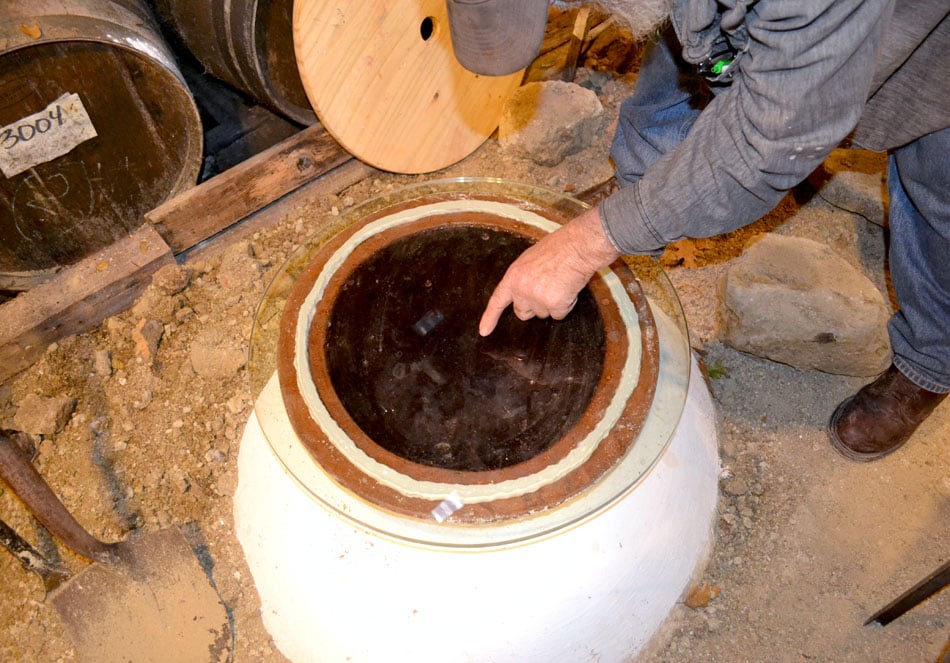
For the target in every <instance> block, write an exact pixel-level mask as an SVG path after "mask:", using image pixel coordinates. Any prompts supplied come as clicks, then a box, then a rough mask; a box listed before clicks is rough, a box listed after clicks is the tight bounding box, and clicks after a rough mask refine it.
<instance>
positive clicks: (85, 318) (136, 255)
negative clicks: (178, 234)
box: [0, 224, 175, 382]
mask: <svg viewBox="0 0 950 663" xmlns="http://www.w3.org/2000/svg"><path fill="white" fill-rule="evenodd" d="M174 262H175V257H174V255H172V251H171V249H170V248H169V246H168V245H167V244H166V243H165V242H164V240H162V238H161V237H160V236H159V235H158V233H157V232H155V230H154V229H153V228H152V227H151V226H149V225H148V224H144V225H142V226H141V227H140V228H139V229H138V230H136V231H134V232H133V233H131V234H130V235H128V236H127V237H125V238H123V239H120V240H118V241H116V242H114V243H113V244H111V245H110V246H109V247H108V248H105V249H103V250H101V251H98V252H97V253H95V254H93V255H91V256H89V257H86V258H84V259H83V260H81V261H80V262H78V263H76V264H74V265H71V266H70V267H68V268H66V269H64V270H62V271H61V272H59V273H58V274H56V276H54V277H52V278H51V279H50V280H48V281H46V282H45V283H43V284H42V285H39V286H37V287H35V288H33V289H32V290H29V291H28V292H24V293H22V294H20V295H19V296H18V297H15V298H14V299H11V300H10V301H7V302H4V303H3V304H0V382H3V381H5V380H6V379H7V378H9V377H11V376H13V375H15V374H17V373H19V372H20V371H22V370H23V369H25V368H28V367H29V366H30V365H32V364H33V363H34V362H35V361H36V360H37V359H39V358H40V357H41V356H42V355H43V353H44V352H45V351H46V348H47V347H48V346H49V344H50V343H53V342H54V341H58V340H59V339H62V338H66V337H67V336H72V335H73V334H78V333H80V332H83V331H86V330H87V329H91V328H92V327H94V326H96V325H98V324H99V323H100V322H102V321H103V320H105V319H106V318H108V317H109V316H112V315H115V314H116V313H119V312H121V311H124V310H125V309H127V308H128V307H129V306H131V305H132V302H134V301H135V299H136V298H137V297H138V296H139V295H140V294H141V292H142V291H143V290H144V289H145V287H146V286H147V285H148V284H149V282H150V281H151V277H152V274H153V273H154V272H155V271H157V270H158V269H159V268H160V267H162V266H163V265H167V264H171V263H174Z"/></svg>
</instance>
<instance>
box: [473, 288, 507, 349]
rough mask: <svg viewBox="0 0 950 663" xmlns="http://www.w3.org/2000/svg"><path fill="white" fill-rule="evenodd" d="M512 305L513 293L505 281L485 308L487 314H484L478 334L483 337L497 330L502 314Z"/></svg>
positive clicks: (496, 289) (479, 324)
mask: <svg viewBox="0 0 950 663" xmlns="http://www.w3.org/2000/svg"><path fill="white" fill-rule="evenodd" d="M511 303H512V300H511V291H510V290H508V288H507V287H505V286H504V281H502V282H501V283H499V284H498V287H496V288H495V291H494V292H493V293H492V295H491V298H490V299H489V300H488V304H487V305H486V306H485V312H484V313H482V319H481V320H480V321H479V323H478V333H479V334H480V335H481V336H488V335H489V334H491V333H492V332H493V331H494V330H495V325H497V324H498V319H499V318H501V314H502V313H503V312H504V311H505V309H506V308H508V305H509V304H511Z"/></svg>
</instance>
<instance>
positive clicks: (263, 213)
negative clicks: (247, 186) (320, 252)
mask: <svg viewBox="0 0 950 663" xmlns="http://www.w3.org/2000/svg"><path fill="white" fill-rule="evenodd" d="M379 172H380V171H379V170H377V169H375V168H373V167H372V166H370V165H368V164H365V163H363V162H362V161H360V160H359V159H350V160H349V161H347V162H346V163H344V164H343V165H341V166H337V167H336V168H334V169H333V170H331V171H329V172H327V173H325V174H324V175H321V176H320V177H319V178H317V179H315V180H313V181H312V182H308V183H307V184H304V185H303V186H301V187H300V188H299V189H297V190H295V191H293V192H291V193H290V194H288V195H287V196H286V197H284V198H283V199H281V200H279V201H277V202H276V203H274V204H271V205H268V206H267V207H265V208H264V209H262V210H260V211H259V212H256V213H254V214H253V215H251V216H249V217H248V218H246V219H244V220H243V221H239V222H238V223H236V224H234V225H233V226H231V227H230V228H228V229H227V230H226V231H225V232H223V233H220V234H218V235H215V236H214V237H212V238H211V239H209V240H206V241H204V242H202V243H201V244H198V245H197V246H194V247H192V248H191V249H188V250H187V251H185V252H183V253H180V254H178V260H179V262H181V261H182V260H184V261H185V263H186V264H187V263H188V262H191V261H193V260H199V259H204V258H206V257H207V256H209V255H213V254H214V253H216V252H218V251H221V250H222V248H223V247H225V246H227V245H228V244H233V243H234V242H237V241H240V240H243V239H247V238H248V237H250V236H252V235H253V234H254V233H256V232H258V231H260V230H264V229H266V228H270V227H271V226H273V225H275V224H277V223H278V222H279V221H281V220H282V219H283V218H284V217H285V216H287V213H288V208H289V207H290V205H293V206H295V207H302V206H305V205H307V204H308V203H310V202H313V201H317V200H319V199H320V198H322V197H324V196H327V195H330V194H335V193H339V192H340V191H342V190H343V189H345V188H347V187H349V186H352V185H354V184H356V183H357V182H360V181H362V180H364V179H366V178H367V177H372V176H374V175H378V174H379ZM285 203H288V204H285Z"/></svg>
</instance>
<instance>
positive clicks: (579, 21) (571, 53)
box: [561, 7, 590, 83]
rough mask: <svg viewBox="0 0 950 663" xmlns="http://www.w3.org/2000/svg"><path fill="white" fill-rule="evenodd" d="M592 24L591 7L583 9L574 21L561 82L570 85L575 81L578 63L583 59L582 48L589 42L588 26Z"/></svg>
mask: <svg viewBox="0 0 950 663" xmlns="http://www.w3.org/2000/svg"><path fill="white" fill-rule="evenodd" d="M589 22H590V7H582V8H581V9H580V10H579V11H578V12H577V17H576V18H575V19H574V29H573V30H572V31H571V38H570V40H569V41H568V45H567V57H566V58H565V61H564V73H563V74H561V80H562V81H567V82H568V83H570V82H572V81H573V80H574V76H575V75H576V74H577V61H578V60H579V59H580V57H581V48H582V47H583V46H584V42H585V41H586V40H587V24H588V23H589Z"/></svg>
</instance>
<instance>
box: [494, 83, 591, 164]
mask: <svg viewBox="0 0 950 663" xmlns="http://www.w3.org/2000/svg"><path fill="white" fill-rule="evenodd" d="M606 119H607V116H606V114H605V113H604V107H603V106H602V105H601V103H600V100H599V99H598V98H597V95H596V94H595V93H594V92H593V91H591V90H588V89H586V88H583V87H581V86H580V85H575V84H574V83H565V82H563V81H546V82H540V83H528V84H527V85H523V86H521V87H520V88H518V89H517V90H516V91H515V92H514V94H512V95H511V98H510V99H509V100H508V102H507V103H506V104H505V108H504V111H503V113H502V117H501V121H500V124H499V126H498V142H499V144H500V145H501V147H502V149H504V150H505V151H509V152H512V153H514V154H516V155H518V156H521V157H524V158H527V159H530V160H532V161H534V162H535V163H537V164H540V165H542V166H556V165H557V164H559V163H560V162H561V161H563V160H564V157H566V156H568V155H569V154H574V153H575V152H580V151H581V150H583V149H584V148H587V147H590V146H591V145H592V144H593V143H594V141H595V140H596V139H597V137H598V135H599V134H600V132H601V131H603V129H604V125H605V123H606Z"/></svg>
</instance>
